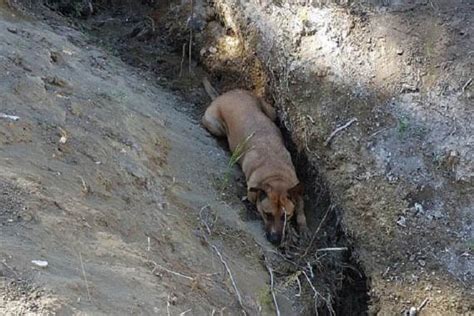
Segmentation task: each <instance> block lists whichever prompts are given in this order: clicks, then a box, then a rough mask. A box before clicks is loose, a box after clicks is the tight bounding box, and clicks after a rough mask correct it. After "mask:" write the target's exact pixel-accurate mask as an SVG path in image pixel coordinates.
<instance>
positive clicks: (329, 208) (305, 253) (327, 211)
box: [301, 204, 334, 258]
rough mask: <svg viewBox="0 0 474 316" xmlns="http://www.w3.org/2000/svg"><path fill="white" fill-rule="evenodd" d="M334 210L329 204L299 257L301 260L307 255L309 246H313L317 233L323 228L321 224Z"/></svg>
mask: <svg viewBox="0 0 474 316" xmlns="http://www.w3.org/2000/svg"><path fill="white" fill-rule="evenodd" d="M333 208H334V205H333V204H331V205H329V207H328V209H327V210H326V213H325V214H324V216H323V218H322V219H321V222H319V225H318V228H316V230H315V231H314V234H313V236H312V237H311V240H310V242H309V245H308V247H306V250H305V251H304V253H303V255H302V256H301V258H304V257H306V255H307V254H308V252H309V250H310V249H311V246H312V245H313V242H314V240H315V239H316V235H317V234H318V233H319V231H320V230H321V227H322V226H323V223H324V221H325V220H326V217H328V214H329V212H330V211H331V210H332V209H333Z"/></svg>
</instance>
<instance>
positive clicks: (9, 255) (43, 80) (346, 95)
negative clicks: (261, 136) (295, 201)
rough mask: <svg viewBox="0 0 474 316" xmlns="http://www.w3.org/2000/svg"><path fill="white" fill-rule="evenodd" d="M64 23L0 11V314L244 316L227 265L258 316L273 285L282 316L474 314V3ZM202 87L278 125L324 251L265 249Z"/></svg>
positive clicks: (125, 9)
mask: <svg viewBox="0 0 474 316" xmlns="http://www.w3.org/2000/svg"><path fill="white" fill-rule="evenodd" d="M63 2H64V1H49V2H48V7H49V8H48V7H45V6H43V5H42V4H41V3H37V4H34V5H33V4H31V3H28V4H26V5H25V6H23V8H24V10H25V11H24V13H25V14H26V16H24V15H22V14H21V13H20V12H18V11H12V10H11V9H10V8H9V6H7V5H4V6H2V8H1V10H2V11H1V13H2V16H1V17H2V19H1V23H2V24H4V25H3V26H4V27H3V29H4V30H7V31H4V32H2V33H1V36H2V37H3V38H2V44H1V45H2V46H1V47H0V49H2V54H1V56H2V60H1V61H0V62H1V63H2V64H1V65H2V67H3V68H4V69H5V71H4V72H3V76H4V79H2V80H1V84H2V91H5V94H3V92H2V97H1V98H2V99H1V101H2V104H1V106H2V107H1V108H0V110H1V111H4V112H8V113H7V114H14V115H18V116H20V120H19V121H12V122H10V121H8V120H7V121H5V120H1V121H0V123H1V125H0V127H1V128H2V130H0V131H1V135H2V147H1V152H0V153H1V159H2V160H1V161H2V168H1V172H2V173H1V181H2V183H3V184H2V185H1V186H0V188H2V195H1V196H2V199H3V200H2V205H5V206H6V207H3V208H0V211H1V213H0V215H1V216H2V217H1V220H2V225H3V226H2V236H1V237H2V241H3V240H6V242H5V246H4V245H3V244H2V248H1V249H0V250H1V256H2V258H1V259H2V265H0V266H1V269H2V270H1V272H2V282H3V284H4V291H3V293H2V299H3V302H4V303H5V304H2V306H5V307H4V310H5V312H7V313H11V314H15V313H17V312H20V313H23V312H28V311H29V312H32V313H37V312H38V311H40V312H42V313H48V312H59V313H61V312H62V313H66V314H67V313H72V312H75V313H79V312H85V313H103V314H110V313H113V312H117V311H119V313H123V314H128V313H130V314H143V313H146V314H152V313H157V314H166V313H167V310H168V309H170V310H171V313H172V314H179V313H182V312H185V311H188V310H190V311H189V313H191V314H193V315H207V314H212V313H213V311H215V313H220V312H222V313H224V314H229V315H235V314H238V313H240V312H241V309H242V308H241V306H239V303H238V299H237V296H236V291H235V288H234V287H233V285H232V282H231V279H230V278H229V275H228V273H227V272H226V270H225V268H223V267H222V263H221V261H220V259H219V256H218V254H217V253H216V251H215V248H213V247H212V246H213V245H214V246H216V247H217V249H218V251H219V252H220V253H221V254H222V255H223V258H224V261H226V262H227V263H228V264H229V269H230V271H232V273H233V278H234V279H235V282H236V284H237V288H238V290H239V292H240V293H241V294H242V297H241V302H242V304H243V305H244V308H245V309H246V310H247V312H248V313H249V314H259V313H261V314H274V313H275V307H274V304H273V302H272V297H271V291H270V287H269V275H268V272H267V267H271V268H272V270H273V273H274V277H275V280H274V281H275V286H274V288H275V293H276V295H277V301H278V302H279V309H280V310H281V312H282V314H283V315H292V314H296V315H311V314H314V313H315V308H316V309H317V310H318V311H319V312H320V314H330V313H332V312H335V313H336V314H337V315H351V314H352V315H360V314H365V313H366V312H367V311H369V312H370V313H377V312H378V313H379V314H380V315H393V314H399V313H401V312H404V311H407V310H409V309H410V307H413V306H419V305H420V304H421V302H423V301H424V300H425V299H426V298H428V299H429V302H428V303H427V304H426V306H425V307H424V308H423V313H425V314H426V315H436V314H439V315H447V314H469V313H471V312H472V311H473V301H472V297H473V296H472V295H473V293H472V287H473V279H472V271H473V264H472V241H473V233H472V216H473V215H472V213H473V212H472V205H473V201H472V199H473V198H472V196H473V190H472V188H473V187H472V184H473V183H472V181H473V169H472V155H473V148H472V146H473V143H472V139H473V126H472V123H471V121H472V119H471V117H472V106H470V104H472V84H471V81H470V75H471V74H472V50H473V44H472V38H471V37H470V34H472V16H473V15H472V4H470V3H469V2H467V1H456V3H455V4H454V5H453V4H452V2H451V1H449V2H446V3H444V2H440V1H436V2H435V1H428V2H426V1H415V2H413V3H410V4H405V3H403V2H400V1H397V2H396V3H395V2H393V3H388V2H384V6H383V5H381V4H378V3H364V4H360V3H359V4H358V5H354V4H345V5H329V4H327V5H324V6H321V5H318V6H313V5H309V3H305V4H291V5H289V4H285V3H261V2H260V3H253V2H248V3H241V2H237V1H236V2H234V1H232V0H224V1H221V0H219V1H215V2H212V3H202V2H196V1H194V2H193V6H192V7H191V3H189V2H186V1H184V2H182V3H174V2H167V3H161V2H160V3H157V2H154V1H147V2H143V3H135V2H127V1H118V2H116V3H113V4H111V3H107V2H102V1H98V2H95V1H94V2H88V1H72V2H73V3H76V6H74V7H73V10H71V7H70V6H65V7H62V6H61V5H58V4H61V3H63ZM66 2H67V1H66ZM72 2H71V3H72ZM10 4H11V2H10ZM91 7H92V10H91V9H90V8H91ZM50 8H51V9H53V11H51V10H50ZM191 11H192V12H193V18H191V19H190V16H191ZM60 12H62V13H63V14H65V15H66V17H60V16H58V15H57V14H58V13H60ZM32 15H33V16H32ZM78 16H79V19H78V18H77V17H78ZM40 19H44V22H39V20H40ZM190 30H192V31H191V32H192V42H191V43H192V50H191V51H192V59H191V65H190V67H189V65H188V57H189V56H188V49H189V39H190ZM131 66H133V67H131ZM190 70H191V72H190ZM203 75H208V76H211V78H212V81H213V83H214V84H215V85H216V87H217V88H218V89H219V90H220V91H225V90H227V89H231V88H234V87H246V88H249V89H253V90H255V91H256V92H257V93H259V94H262V95H265V96H266V97H267V99H268V100H271V101H273V102H274V105H275V106H276V107H277V108H278V109H279V110H280V111H279V114H280V119H281V124H282V129H283V130H284V131H285V134H286V136H287V139H288V146H289V147H290V148H291V149H292V152H293V153H294V159H295V163H296V165H297V167H298V172H299V176H300V178H301V179H303V180H304V183H305V186H306V192H307V195H306V197H305V200H306V204H307V210H306V211H307V213H308V217H309V219H310V225H311V228H312V230H313V232H316V235H315V236H316V238H315V240H314V242H313V243H312V244H311V245H308V241H299V240H298V239H295V240H290V241H289V243H288V244H287V245H285V246H284V247H282V249H279V250H278V251H277V250H276V249H274V248H273V247H271V246H269V245H268V244H267V243H266V241H265V239H264V238H263V233H262V230H261V227H260V221H259V220H258V218H256V217H255V216H254V215H253V214H254V213H253V212H252V211H253V210H252V209H251V208H250V207H249V206H248V205H245V204H242V202H241V201H240V198H241V197H242V196H243V195H244V186H243V182H242V179H241V177H242V176H241V174H240V173H239V172H238V170H236V169H235V168H229V167H228V166H227V163H228V156H227V154H226V151H225V146H219V144H218V143H216V141H215V140H214V139H213V138H211V137H209V136H208V135H207V133H206V132H205V131H203V130H202V128H201V127H200V126H199V123H198V119H199V117H200V114H201V113H202V111H203V109H204V107H205V106H206V105H207V104H208V102H209V99H208V98H207V96H206V95H205V93H204V91H203V89H201V87H200V81H201V78H202V76H203ZM170 90H171V91H172V93H173V94H171V93H170ZM1 111H0V112H1ZM354 118H355V119H357V121H354V122H353V123H352V124H351V125H350V126H348V127H347V128H345V129H343V130H341V132H340V133H337V134H336V135H335V137H334V138H333V139H331V142H326V141H327V139H328V137H329V135H330V134H331V132H333V131H334V130H335V129H336V128H337V127H340V126H343V125H344V124H346V123H347V122H349V121H351V120H353V119H354ZM325 143H327V145H326V144H325ZM234 180H236V181H234ZM216 218H217V220H216V221H215V219H216ZM209 232H210V235H209ZM325 248H326V249H327V248H331V249H333V250H329V251H325V250H324V249H325ZM335 248H341V249H347V250H343V251H336V250H334V249H335ZM34 259H44V260H47V261H48V262H49V266H48V268H46V269H41V268H38V267H36V266H34V265H32V264H31V260H34ZM265 259H266V260H265ZM164 268H165V269H169V270H172V271H174V272H177V273H179V274H180V275H176V274H173V273H170V272H169V271H166V270H165V269H164ZM183 276H184V277H183ZM300 286H301V288H300ZM315 306H316V307H315ZM0 311H1V309H0Z"/></svg>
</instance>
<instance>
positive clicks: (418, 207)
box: [415, 203, 423, 213]
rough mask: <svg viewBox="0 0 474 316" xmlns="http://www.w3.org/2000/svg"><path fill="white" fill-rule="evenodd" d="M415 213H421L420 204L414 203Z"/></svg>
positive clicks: (421, 207)
mask: <svg viewBox="0 0 474 316" xmlns="http://www.w3.org/2000/svg"><path fill="white" fill-rule="evenodd" d="M415 211H416V213H423V206H422V205H421V204H420V203H415Z"/></svg>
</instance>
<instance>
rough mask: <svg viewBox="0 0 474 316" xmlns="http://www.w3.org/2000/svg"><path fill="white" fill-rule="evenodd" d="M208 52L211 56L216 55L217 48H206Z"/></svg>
mask: <svg viewBox="0 0 474 316" xmlns="http://www.w3.org/2000/svg"><path fill="white" fill-rule="evenodd" d="M208 51H209V53H211V54H215V53H217V48H215V47H214V46H211V47H209V48H208Z"/></svg>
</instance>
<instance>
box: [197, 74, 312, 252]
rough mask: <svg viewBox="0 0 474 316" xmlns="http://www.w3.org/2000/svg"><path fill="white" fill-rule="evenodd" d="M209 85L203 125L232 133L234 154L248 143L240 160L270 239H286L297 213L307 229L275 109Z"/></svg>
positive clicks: (215, 131)
mask: <svg viewBox="0 0 474 316" xmlns="http://www.w3.org/2000/svg"><path fill="white" fill-rule="evenodd" d="M203 83H204V87H205V89H206V91H207V93H208V94H209V95H210V96H211V98H212V99H213V102H212V103H211V105H210V106H209V107H208V108H207V110H206V113H205V114H204V117H203V118H202V123H203V125H204V126H205V127H206V128H207V130H209V132H211V133H212V134H213V135H215V136H219V137H224V136H227V140H228V143H229V147H230V150H231V151H232V152H234V150H235V149H236V148H237V146H242V145H243V144H245V148H243V151H242V154H241V157H240V159H239V164H240V165H241V167H242V170H243V172H244V174H245V177H246V180H247V197H248V199H249V201H250V202H252V203H254V204H256V206H257V209H258V212H259V213H260V215H261V216H262V218H263V220H264V222H265V231H266V234H267V238H268V240H269V241H271V242H272V243H275V244H279V243H280V242H281V238H282V235H283V231H284V229H285V227H284V225H285V223H286V222H288V221H289V220H290V219H291V218H292V216H293V214H294V213H295V212H296V220H297V223H298V228H299V230H300V232H301V233H306V230H307V228H306V217H305V214H304V205H303V198H302V195H303V189H302V185H301V184H300V183H299V180H298V178H297V176H296V172H295V167H294V166H293V163H292V161H291V156H290V153H289V152H288V150H287V149H286V148H285V145H284V143H283V137H282V135H281V132H280V130H279V129H278V127H277V126H276V125H275V123H274V121H275V119H276V112H275V110H274V109H273V108H272V107H271V106H270V104H268V103H266V102H265V101H264V100H263V99H261V98H258V97H256V96H255V95H253V94H252V93H251V92H249V91H245V90H232V91H229V92H227V93H224V94H222V95H221V96H217V92H216V91H215V90H214V88H212V86H211V84H210V83H209V81H207V80H204V81H203Z"/></svg>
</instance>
